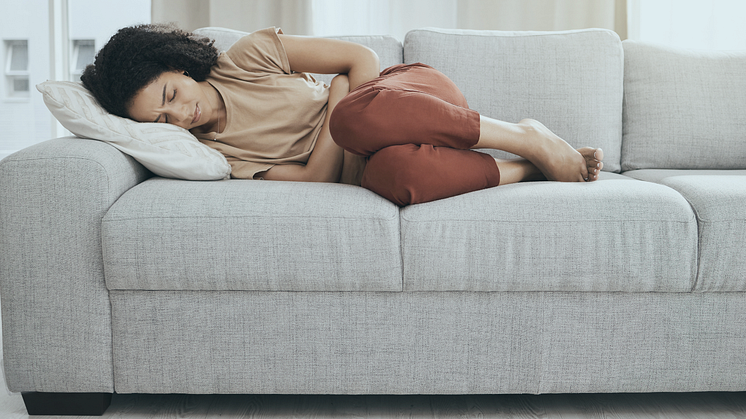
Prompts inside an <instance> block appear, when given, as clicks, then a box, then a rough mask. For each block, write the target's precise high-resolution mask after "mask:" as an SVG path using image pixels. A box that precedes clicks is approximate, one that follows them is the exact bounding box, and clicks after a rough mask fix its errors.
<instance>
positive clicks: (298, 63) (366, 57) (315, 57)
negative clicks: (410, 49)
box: [255, 34, 380, 182]
mask: <svg viewBox="0 0 746 419" xmlns="http://www.w3.org/2000/svg"><path fill="white" fill-rule="evenodd" d="M278 36H279V37H280V40H281V41H282V44H283V45H284V47H285V51H286V53H287V56H288V60H289V61H290V68H291V69H292V70H293V71H297V72H303V73H319V74H335V73H340V74H343V75H340V76H337V77H335V78H334V79H333V80H332V83H331V86H330V88H329V105H328V107H327V110H326V118H325V119H324V126H323V127H322V129H321V133H320V134H319V138H318V140H317V141H316V146H315V147H314V149H313V151H312V152H311V156H310V157H309V158H308V163H306V165H305V166H301V165H294V164H284V165H276V166H273V167H272V168H271V169H269V170H267V171H265V172H261V173H257V174H256V176H255V178H264V179H267V180H295V181H307V182H339V180H340V176H341V175H342V167H343V161H344V154H343V151H342V149H341V148H340V147H339V146H338V145H337V144H335V143H334V140H332V136H331V133H329V117H331V114H332V111H333V110H334V107H335V106H336V105H337V103H338V102H339V101H340V100H342V98H343V97H345V96H346V95H347V93H349V92H350V90H352V89H354V88H356V87H357V86H359V85H361V84H363V83H365V82H367V81H369V80H372V79H374V78H376V77H378V75H379V72H380V71H379V65H380V64H379V62H378V55H377V54H376V53H375V52H374V51H373V50H372V49H370V48H368V47H366V46H363V45H360V44H356V43H353V42H347V41H340V40H336V39H325V38H306V37H299V36H290V35H283V34H280V35H278ZM346 177H349V176H346Z"/></svg>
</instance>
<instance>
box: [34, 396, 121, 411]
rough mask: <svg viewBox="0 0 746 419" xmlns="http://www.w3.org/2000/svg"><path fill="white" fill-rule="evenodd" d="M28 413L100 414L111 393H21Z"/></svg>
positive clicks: (109, 400) (106, 404)
mask: <svg viewBox="0 0 746 419" xmlns="http://www.w3.org/2000/svg"><path fill="white" fill-rule="evenodd" d="M21 395H22V396H23V402H24V403H25V404H26V410H27V411H28V414H29V415H76V416H101V415H103V414H104V411H106V408H108V407H109V404H110V403H111V393H36V392H30V393H21Z"/></svg>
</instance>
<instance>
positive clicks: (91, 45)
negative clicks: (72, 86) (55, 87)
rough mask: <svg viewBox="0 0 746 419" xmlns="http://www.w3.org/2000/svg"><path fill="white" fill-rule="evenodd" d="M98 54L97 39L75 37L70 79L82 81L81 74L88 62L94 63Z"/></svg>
mask: <svg viewBox="0 0 746 419" xmlns="http://www.w3.org/2000/svg"><path fill="white" fill-rule="evenodd" d="M95 56H96V41H95V40H93V39H74V40H73V48H72V60H70V63H71V64H72V66H71V68H70V79H71V80H72V81H80V76H81V75H82V74H83V70H85V67H86V66H87V65H88V64H93V59H94V57H95Z"/></svg>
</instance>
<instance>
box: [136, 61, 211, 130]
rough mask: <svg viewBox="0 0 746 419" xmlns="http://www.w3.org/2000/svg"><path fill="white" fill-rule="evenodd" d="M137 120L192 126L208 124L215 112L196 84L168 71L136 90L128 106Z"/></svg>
mask: <svg viewBox="0 0 746 419" xmlns="http://www.w3.org/2000/svg"><path fill="white" fill-rule="evenodd" d="M129 114H130V117H131V118H132V119H134V120H135V121H138V122H161V123H168V124H174V125H177V126H180V127H182V128H185V129H188V130H189V129H193V128H197V127H200V126H202V125H205V124H208V123H209V122H210V121H211V120H212V119H214V115H216V111H215V109H214V108H213V106H212V105H211V103H210V101H209V99H208V98H207V95H206V93H205V91H204V89H203V86H202V85H201V84H200V83H197V82H196V81H194V79H192V78H191V77H188V76H186V75H184V73H183V72H182V71H168V72H165V73H163V74H161V75H160V76H158V78H157V79H155V81H153V82H152V83H150V84H149V85H147V86H145V87H144V88H143V89H142V90H140V91H139V92H137V94H136V95H135V97H134V98H133V99H132V104H131V105H130V107H129Z"/></svg>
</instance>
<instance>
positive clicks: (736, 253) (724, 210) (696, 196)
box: [625, 169, 746, 292]
mask: <svg viewBox="0 0 746 419" xmlns="http://www.w3.org/2000/svg"><path fill="white" fill-rule="evenodd" d="M625 175H629V176H631V177H634V178H636V179H642V180H647V181H650V182H656V183H660V184H663V185H666V186H668V187H670V188H673V189H675V190H677V191H678V192H679V193H680V194H682V195H683V196H684V198H686V200H687V201H689V204H691V206H692V208H693V209H694V213H695V214H696V215H697V222H698V224H699V274H698V275H697V283H696V286H695V287H694V290H695V291H741V292H742V291H746V205H745V204H744V203H746V170H654V169H649V170H635V171H632V172H627V173H625Z"/></svg>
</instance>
